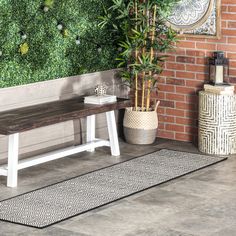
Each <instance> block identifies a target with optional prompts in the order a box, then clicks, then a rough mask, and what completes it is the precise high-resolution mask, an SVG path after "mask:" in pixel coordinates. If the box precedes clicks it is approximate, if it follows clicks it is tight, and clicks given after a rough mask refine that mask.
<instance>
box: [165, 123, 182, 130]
mask: <svg viewBox="0 0 236 236" xmlns="http://www.w3.org/2000/svg"><path fill="white" fill-rule="evenodd" d="M165 129H166V130H170V131H176V132H184V126H183V125H173V124H166V125H165Z"/></svg>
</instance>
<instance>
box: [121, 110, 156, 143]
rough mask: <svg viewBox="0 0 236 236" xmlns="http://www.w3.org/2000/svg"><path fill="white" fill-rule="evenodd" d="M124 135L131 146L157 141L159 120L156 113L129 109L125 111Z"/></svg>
mask: <svg viewBox="0 0 236 236" xmlns="http://www.w3.org/2000/svg"><path fill="white" fill-rule="evenodd" d="M123 126H124V135H125V139H126V142H127V143H130V144H151V143H153V142H154V141H155V139H156V134H157V127H158V119H157V112H156V109H155V110H154V111H145V112H141V111H133V108H131V107H129V108H126V110H125V116H124V122H123Z"/></svg>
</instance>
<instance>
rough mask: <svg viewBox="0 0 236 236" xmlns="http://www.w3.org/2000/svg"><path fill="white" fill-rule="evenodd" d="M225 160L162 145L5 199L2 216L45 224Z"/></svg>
mask: <svg viewBox="0 0 236 236" xmlns="http://www.w3.org/2000/svg"><path fill="white" fill-rule="evenodd" d="M222 160H225V158H222V157H212V156H206V155H202V154H193V153H187V152H179V151H173V150H166V149H162V150H160V151H157V152H154V153H151V154H147V155H145V156H142V157H137V158H133V159H131V160H129V161H125V162H121V163H118V164H115V165H112V166H109V167H106V168H102V169H100V170H96V171H93V172H90V173H87V174H83V175H81V176H78V177H74V178H72V179H69V180H66V181H62V182H60V183H56V184H53V185H50V186H47V187H44V188H41V189H38V190H34V191H31V192H28V193H25V194H22V195H19V196H16V197H13V198H10V199H6V200H3V201H1V202H0V219H1V220H3V221H7V222H12V223H17V224H23V225H27V226H31V227H36V228H44V227H47V226H49V225H52V224H55V223H57V222H60V221H62V220H65V219H68V218H70V217H72V216H76V215H79V214H81V213H84V212H87V211H89V210H92V209H95V208H97V207H99V206H103V205H105V204H108V203H111V202H114V201H117V200H119V199H122V198H124V197H127V196H130V195H132V194H135V193H137V192H140V191H143V190H145V189H148V188H151V187H154V186H156V185H158V184H161V183H163V182H166V181H169V180H172V179H175V178H177V177H179V176H182V175H185V174H187V173H191V172H193V171H196V170H199V169H201V168H203V167H206V166H209V165H212V164H215V163H217V162H220V161H222ZM157 197H158V196H157ZM157 214H158V212H157Z"/></svg>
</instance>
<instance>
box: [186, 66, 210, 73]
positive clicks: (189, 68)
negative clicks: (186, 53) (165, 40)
mask: <svg viewBox="0 0 236 236" xmlns="http://www.w3.org/2000/svg"><path fill="white" fill-rule="evenodd" d="M186 71H195V72H202V73H203V72H206V71H208V67H207V66H202V65H186Z"/></svg>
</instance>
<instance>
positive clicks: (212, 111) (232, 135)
mask: <svg viewBox="0 0 236 236" xmlns="http://www.w3.org/2000/svg"><path fill="white" fill-rule="evenodd" d="M198 147H199V150H200V151H201V152H204V153H207V154H216V155H228V154H234V153H236V95H219V94H214V93H210V92H205V91H201V92H200V93H199V133H198Z"/></svg>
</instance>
